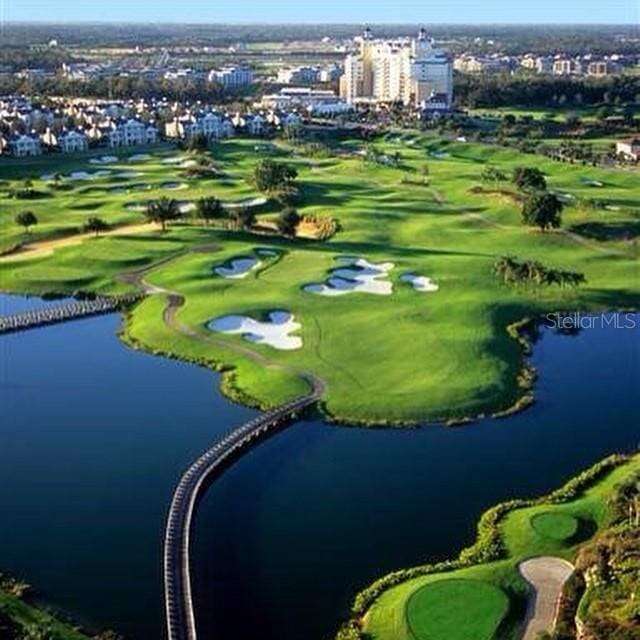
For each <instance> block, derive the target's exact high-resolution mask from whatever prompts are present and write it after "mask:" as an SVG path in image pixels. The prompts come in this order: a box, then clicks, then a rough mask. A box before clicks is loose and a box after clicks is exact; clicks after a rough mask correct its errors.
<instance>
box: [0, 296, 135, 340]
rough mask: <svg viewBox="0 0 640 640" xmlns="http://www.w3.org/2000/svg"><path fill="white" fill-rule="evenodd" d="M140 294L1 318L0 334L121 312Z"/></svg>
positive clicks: (87, 301)
mask: <svg viewBox="0 0 640 640" xmlns="http://www.w3.org/2000/svg"><path fill="white" fill-rule="evenodd" d="M140 297H141V295H140V294H128V295H123V296H113V297H98V298H94V299H91V300H74V301H73V302H67V303H63V304H59V305H53V306H50V307H43V308H41V309H34V310H31V311H23V312H21V313H13V314H11V315H7V316H0V334H3V333H12V332H15V331H26V330H27V329H35V328H36V327H43V326H45V325H50V324H58V323H60V322H68V321H69V320H76V319H78V318H88V317H90V316H97V315H102V314H105V313H113V312H114V311H119V310H120V309H122V307H123V306H125V305H127V304H130V303H132V302H135V301H136V300H139V299H140Z"/></svg>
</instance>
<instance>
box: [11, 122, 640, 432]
mask: <svg viewBox="0 0 640 640" xmlns="http://www.w3.org/2000/svg"><path fill="white" fill-rule="evenodd" d="M321 151H322V152H320V151H319V150H318V148H316V147H312V146H311V145H302V144H298V145H293V144H290V143H285V142H274V143H269V144H264V143H258V144H257V143H256V141H252V140H246V139H243V140H240V139H239V140H232V141H227V142H223V143H221V144H219V145H217V146H215V147H214V148H213V150H212V151H210V152H207V158H208V160H207V162H208V163H210V162H211V161H212V162H213V163H214V165H215V170H212V169H211V168H210V164H206V163H205V166H206V167H209V168H208V169H207V171H203V172H198V171H194V162H195V163H196V165H197V163H198V162H200V163H202V158H198V159H195V160H194V157H193V155H190V154H189V153H187V152H181V151H178V150H176V149H171V148H160V149H157V148H155V149H149V150H145V151H144V152H139V151H123V150H118V151H117V152H115V153H114V154H113V155H115V156H116V160H115V161H112V160H111V159H110V158H108V160H109V161H108V162H107V161H106V160H103V159H102V156H104V151H102V152H100V153H98V152H93V153H92V154H88V155H86V156H67V157H65V156H59V157H41V158H35V159H30V160H25V161H21V162H19V163H17V162H14V161H12V160H2V164H1V166H0V170H1V173H2V180H1V182H0V198H1V200H2V205H3V206H2V209H1V210H0V219H1V221H2V224H1V225H0V246H1V247H2V248H3V250H4V251H5V254H4V255H3V256H2V257H0V287H1V288H2V289H3V290H4V291H11V292H24V293H39V294H42V293H51V292H55V293H72V292H77V291H83V292H97V293H101V294H113V293H121V292H124V291H130V290H134V289H138V288H140V286H142V285H141V282H142V281H144V282H145V283H146V286H147V289H148V290H149V291H151V292H152V295H149V296H148V297H147V299H145V300H144V301H143V302H141V303H140V304H138V305H137V306H136V307H135V308H133V309H132V310H131V312H130V313H129V314H128V316H127V319H126V323H125V326H124V327H123V334H124V337H125V338H126V339H127V340H128V341H129V342H130V343H131V344H135V345H137V346H140V347H142V348H144V349H148V350H150V351H153V352H158V353H164V354H169V355H172V356H175V357H177V358H182V359H185V360H191V361H195V362H200V363H205V364H207V365H209V366H212V367H216V368H218V369H220V370H222V371H224V372H225V379H224V389H225V391H226V392H227V393H228V394H230V395H232V396H233V397H234V398H236V399H238V400H241V401H243V402H246V403H249V404H253V405H256V406H262V407H267V406H272V405H274V404H277V403H279V402H281V401H283V400H286V399H289V398H292V397H294V396H296V395H298V394H299V393H301V391H303V390H304V389H305V388H306V386H307V383H306V382H305V381H304V379H303V378H301V377H300V376H301V374H302V373H308V374H311V375H313V376H316V377H318V378H320V379H322V380H323V381H324V383H325V384H326V389H327V391H326V395H325V397H324V401H323V410H324V411H325V412H326V414H327V415H328V416H329V417H331V418H332V419H335V420H338V421H343V422H348V423H357V424H415V423H418V422H424V421H427V420H441V421H460V420H464V419H466V418H469V417H475V416H478V415H481V414H486V413H494V412H501V411H504V410H506V409H508V408H510V407H513V406H514V405H515V404H516V403H518V402H519V401H521V399H522V398H523V396H525V397H526V396H527V395H528V394H529V389H528V385H529V382H530V376H528V375H523V350H522V345H521V344H519V343H518V341H517V340H514V335H513V331H512V332H511V334H510V332H509V331H508V327H509V326H511V325H513V324H514V323H517V322H519V321H521V320H522V319H523V318H525V317H537V316H541V315H543V314H545V313H548V312H551V311H555V310H559V309H561V310H579V309H580V310H601V309H611V308H616V307H626V308H631V307H633V308H637V307H638V299H639V296H640V284H639V282H638V279H637V269H638V249H637V244H636V241H637V240H636V238H637V233H638V222H637V215H638V207H640V188H638V172H637V170H614V169H602V168H596V167H591V166H582V165H570V164H565V163H560V162H556V161H553V160H548V159H541V158H539V157H535V156H527V155H525V154H522V153H520V152H518V151H515V150H507V149H502V148H500V147H496V146H488V145H483V144H476V143H467V142H453V141H449V140H446V139H442V138H438V137H428V136H423V135H420V134H414V133H406V132H405V133H401V132H399V133H394V134H387V135H386V136H383V137H379V138H377V139H375V140H374V141H373V142H367V143H365V142H363V141H360V140H347V141H342V142H335V143H334V144H332V145H331V146H326V147H323V148H322V149H321ZM265 158H267V159H272V160H274V161H276V162H279V163H286V164H287V165H288V166H291V167H294V168H295V169H296V171H297V179H296V181H295V188H294V189H293V192H294V193H293V194H289V195H290V196H291V198H292V199H293V202H294V204H293V206H294V207H295V208H296V209H297V211H298V213H299V215H300V216H302V217H303V218H304V219H307V220H313V219H327V218H331V219H335V220H337V221H338V223H339V227H338V229H337V233H335V234H334V235H333V236H332V237H331V238H330V239H326V240H313V239H307V238H303V237H292V235H291V234H283V233H278V232H276V231H275V230H274V229H275V228H276V226H277V225H276V224H274V221H275V222H277V218H278V215H279V214H280V212H281V211H282V210H283V208H285V207H286V206H289V205H285V204H283V203H282V201H281V200H280V199H279V198H278V197H274V196H273V194H270V193H264V192H260V191H259V190H258V188H257V186H256V184H255V183H253V182H252V181H251V177H252V176H253V172H254V168H255V166H256V164H257V163H258V162H259V161H260V160H264V159H265ZM92 161H93V162H92ZM522 166H524V167H536V168H538V169H540V170H541V171H542V172H543V174H544V177H545V179H546V183H547V186H548V189H549V191H550V192H553V193H554V194H556V195H557V197H558V198H560V199H561V200H562V201H563V202H564V211H563V213H562V226H561V227H560V228H558V229H551V230H547V231H545V232H541V231H540V230H536V229H534V228H531V227H529V226H525V225H524V224H523V223H522V221H521V208H522V201H523V199H524V198H526V193H524V192H522V191H521V190H520V189H519V188H518V186H517V185H515V184H513V183H512V182H511V181H510V180H509V176H511V175H512V173H513V171H514V169H515V168H516V167H522ZM196 168H197V167H196ZM487 168H492V169H497V170H499V171H497V172H496V171H492V172H489V173H490V174H491V176H493V177H492V178H491V181H489V182H488V181H487V175H488V174H487ZM500 173H502V174H503V178H501V177H500ZM162 196H168V197H170V198H172V199H174V200H175V201H176V202H177V203H178V205H179V207H180V211H181V214H180V215H181V216H182V219H181V220H176V221H170V222H169V224H168V226H167V230H166V232H162V231H161V230H160V229H159V226H158V225H157V224H151V223H148V222H147V221H146V219H145V217H144V215H143V212H144V210H145V207H146V205H147V204H148V202H149V201H151V200H154V199H157V198H160V197H162ZM210 196H215V197H216V198H218V199H219V200H220V201H221V202H222V204H223V206H225V207H227V208H228V211H232V210H233V209H234V208H235V209H242V210H243V211H246V210H251V211H252V213H253V214H255V218H256V220H255V222H254V223H253V224H251V225H249V227H248V228H247V229H245V230H244V231H243V230H234V229H229V228H228V225H227V224H226V223H225V222H224V221H220V220H212V221H210V222H209V223H208V224H205V222H204V221H202V220H197V219H195V218H193V216H194V213H193V212H194V210H195V208H196V207H197V201H198V200H199V199H201V198H203V197H210ZM25 210H29V211H31V212H33V213H34V215H35V216H36V218H37V224H33V225H31V226H29V227H26V228H22V227H21V226H20V225H19V224H17V223H16V222H14V220H16V219H17V216H18V215H19V214H20V213H24V212H25ZM95 217H98V218H99V219H101V220H102V221H103V222H105V223H106V224H107V225H108V229H107V230H106V231H105V230H103V228H102V227H100V226H99V225H98V227H96V226H95V224H93V223H92V224H88V220H89V218H95ZM238 219H239V218H238V216H236V218H234V220H236V221H237V220H238ZM289 219H291V218H289ZM294 220H295V218H294ZM27 221H28V220H27ZM94 222H95V221H94ZM501 256H513V257H514V258H517V260H518V261H520V262H516V263H517V264H525V265H528V264H534V265H538V266H537V267H536V268H537V269H538V272H539V273H544V274H557V273H560V272H561V271H562V272H568V273H578V274H580V275H582V276H584V278H585V279H586V282H585V283H584V284H580V285H579V286H562V283H560V282H559V281H558V284H551V285H549V286H542V285H538V284H536V282H534V281H533V280H532V281H531V282H528V283H527V282H525V283H524V284H509V283H505V281H504V280H503V279H502V278H500V277H498V276H497V275H496V273H495V264H496V260H498V259H499V258H500V257H501ZM238 260H240V261H241V262H240V263H238V264H244V262H242V261H243V260H244V261H247V260H248V261H252V260H253V261H254V262H255V265H254V266H251V267H249V270H248V272H247V273H246V274H244V275H243V277H232V276H233V268H234V267H233V264H235V263H236V262H235V261H238ZM246 264H249V263H248V262H246ZM540 265H542V266H540ZM220 268H226V269H227V270H228V271H226V272H225V271H222V272H221V271H218V270H219V269H220ZM220 273H226V274H227V275H226V276H225V275H220ZM229 273H231V276H229ZM169 294H173V301H174V305H173V308H171V309H170V310H169V311H165V309H166V307H167V296H169ZM273 311H284V312H287V313H288V314H291V316H292V318H291V326H295V327H297V328H295V329H294V330H293V332H292V333H290V334H289V338H295V339H294V340H289V341H288V342H287V344H289V345H290V347H291V348H278V347H277V346H275V347H274V346H273V345H274V344H276V345H278V344H281V343H278V342H277V341H276V343H273V342H271V343H269V342H265V341H264V340H263V339H262V338H261V336H260V335H258V337H256V336H255V335H249V336H247V334H246V333H247V332H245V333H244V335H243V332H242V330H238V331H235V332H233V331H229V332H226V333H225V332H221V331H217V330H216V331H214V330H213V329H212V328H211V325H210V323H211V321H212V320H215V319H219V318H224V319H227V317H228V316H231V319H230V320H228V322H227V324H228V325H229V326H232V325H233V322H236V325H237V326H245V325H242V322H245V324H246V323H249V324H251V326H255V327H257V330H258V332H260V331H271V333H273V331H276V330H277V329H278V327H274V326H273V323H271V324H270V322H271V321H270V320H269V314H270V313H271V312H273ZM225 321H226V320H225ZM298 325H299V327H298ZM234 326H235V325H234ZM273 339H275V338H273V336H272V340H273ZM277 339H278V340H281V336H280V337H279V338H277Z"/></svg>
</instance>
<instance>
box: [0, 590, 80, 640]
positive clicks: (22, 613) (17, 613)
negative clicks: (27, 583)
mask: <svg viewBox="0 0 640 640" xmlns="http://www.w3.org/2000/svg"><path fill="white" fill-rule="evenodd" d="M0 612H2V614H4V615H6V616H7V617H8V618H9V619H11V620H12V621H13V622H15V623H16V624H18V625H19V626H22V627H24V628H25V629H29V628H34V627H36V628H40V627H46V628H49V629H50V630H51V640H87V638H88V636H86V635H84V634H83V633H80V632H79V631H76V630H75V629H74V628H73V627H72V626H71V625H68V624H65V623H63V622H60V621H59V620H58V619H57V618H55V617H54V616H52V615H50V614H49V613H47V612H46V611H43V610H42V609H39V608H37V607H33V606H31V605H29V604H27V603H26V602H24V601H22V600H19V599H18V598H15V597H13V596H11V595H9V594H8V593H5V592H4V591H0Z"/></svg>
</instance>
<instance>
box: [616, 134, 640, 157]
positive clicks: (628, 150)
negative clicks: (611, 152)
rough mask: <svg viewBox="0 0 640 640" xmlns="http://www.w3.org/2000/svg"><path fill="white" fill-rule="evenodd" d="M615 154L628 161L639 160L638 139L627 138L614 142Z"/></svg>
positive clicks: (639, 148) (639, 147)
mask: <svg viewBox="0 0 640 640" xmlns="http://www.w3.org/2000/svg"><path fill="white" fill-rule="evenodd" d="M616 153H618V154H619V155H621V156H624V157H625V158H627V159H628V160H635V161H637V160H640V137H634V138H627V139H626V140H620V141H618V142H616Z"/></svg>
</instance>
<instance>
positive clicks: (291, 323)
mask: <svg viewBox="0 0 640 640" xmlns="http://www.w3.org/2000/svg"><path fill="white" fill-rule="evenodd" d="M207 326H208V328H209V329H211V330H212V331H218V332H220V333H229V334H238V333H239V334H241V335H242V337H243V338H244V339H245V340H248V341H249V342H255V343H256V344H264V345H267V346H269V347H273V348H274V349H281V350H283V351H292V350H294V349H300V347H302V338H300V337H299V336H292V335H289V334H291V333H293V332H294V331H298V329H300V327H301V325H300V323H299V322H295V319H294V316H293V314H291V313H289V312H288V311H271V312H270V313H269V320H268V321H266V322H261V321H259V320H254V319H253V318H250V317H248V316H237V315H230V316H221V317H220V318H216V319H215V320H212V321H211V322H209V324H208V325H207Z"/></svg>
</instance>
